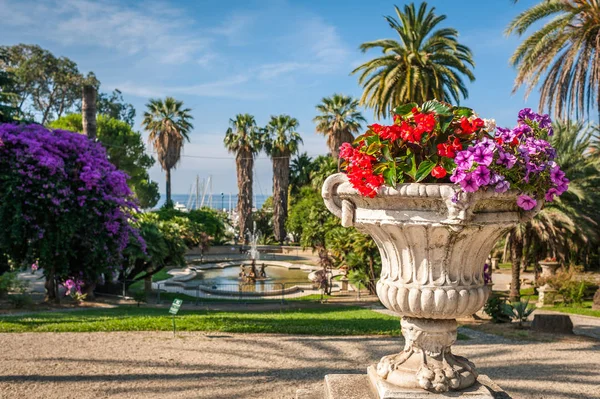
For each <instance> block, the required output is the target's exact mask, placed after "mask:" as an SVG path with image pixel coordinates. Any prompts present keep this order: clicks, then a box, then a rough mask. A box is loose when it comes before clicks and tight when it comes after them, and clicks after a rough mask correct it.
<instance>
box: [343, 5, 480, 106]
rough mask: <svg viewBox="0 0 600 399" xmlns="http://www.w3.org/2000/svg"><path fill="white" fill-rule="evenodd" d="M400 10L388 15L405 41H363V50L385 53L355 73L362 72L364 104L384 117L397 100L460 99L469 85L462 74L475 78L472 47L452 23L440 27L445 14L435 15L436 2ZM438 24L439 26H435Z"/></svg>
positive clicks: (389, 22) (361, 46)
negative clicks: (461, 42) (461, 38)
mask: <svg viewBox="0 0 600 399" xmlns="http://www.w3.org/2000/svg"><path fill="white" fill-rule="evenodd" d="M394 8H395V10H396V15H397V17H398V18H397V19H396V18H394V17H392V16H387V17H385V19H386V21H387V22H388V24H389V25H390V27H391V28H392V29H394V30H395V31H396V33H397V34H398V36H399V37H400V41H396V40H393V39H380V40H375V41H373V42H366V43H363V44H361V45H360V49H361V50H362V51H363V52H366V51H367V50H370V49H372V48H380V49H381V52H382V53H383V54H382V56H381V57H377V58H374V59H372V60H371V61H368V62H365V63H364V64H362V65H361V66H359V67H358V68H356V69H355V70H354V71H352V73H358V72H360V77H359V80H358V82H359V83H360V84H361V85H362V86H363V90H364V91H363V95H362V97H361V99H360V103H361V105H366V106H367V107H369V108H373V109H374V111H375V116H376V117H377V118H382V117H383V118H385V117H386V116H387V115H388V113H389V112H390V110H391V109H393V107H394V106H397V105H400V104H404V103H408V102H416V103H419V104H421V103H423V102H425V101H427V100H433V99H437V100H440V101H447V102H452V100H454V102H456V103H458V102H460V98H461V97H464V98H467V96H468V91H467V88H466V86H465V82H464V80H463V77H466V78H468V79H469V80H470V81H471V82H472V81H474V80H475V77H474V76H473V72H472V71H471V68H472V67H474V66H475V63H474V61H473V55H472V54H471V50H470V49H469V48H468V47H466V46H464V45H462V44H460V43H459V42H458V40H457V37H458V32H457V31H456V30H455V29H452V28H440V29H437V28H436V27H437V25H438V24H439V23H440V22H442V21H443V20H445V19H446V16H445V15H436V14H435V13H434V11H435V7H431V8H430V9H428V8H427V3H421V6H420V7H419V10H418V11H417V10H416V9H415V5H414V3H411V4H408V5H405V6H404V11H400V9H399V8H398V7H394ZM434 29H436V30H434Z"/></svg>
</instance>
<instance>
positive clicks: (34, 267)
mask: <svg viewBox="0 0 600 399" xmlns="http://www.w3.org/2000/svg"><path fill="white" fill-rule="evenodd" d="M39 268H40V266H39V264H38V261H37V260H36V261H35V262H34V263H33V264H32V265H31V272H32V273H33V272H35V271H37V270H38V269H39Z"/></svg>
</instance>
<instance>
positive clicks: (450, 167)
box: [442, 157, 456, 173]
mask: <svg viewBox="0 0 600 399" xmlns="http://www.w3.org/2000/svg"><path fill="white" fill-rule="evenodd" d="M442 166H443V167H444V169H446V172H448V173H452V172H453V171H454V169H455V168H456V163H454V160H453V159H451V158H446V157H442Z"/></svg>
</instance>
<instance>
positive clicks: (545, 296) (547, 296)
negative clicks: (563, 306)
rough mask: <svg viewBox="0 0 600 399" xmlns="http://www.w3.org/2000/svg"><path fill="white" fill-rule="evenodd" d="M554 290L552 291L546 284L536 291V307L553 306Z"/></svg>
mask: <svg viewBox="0 0 600 399" xmlns="http://www.w3.org/2000/svg"><path fill="white" fill-rule="evenodd" d="M555 297H556V290H554V289H552V288H551V287H550V286H549V285H548V284H545V285H543V286H542V287H540V288H539V289H538V301H537V303H536V304H535V306H536V307H538V308H541V307H543V306H546V305H554V299H555Z"/></svg>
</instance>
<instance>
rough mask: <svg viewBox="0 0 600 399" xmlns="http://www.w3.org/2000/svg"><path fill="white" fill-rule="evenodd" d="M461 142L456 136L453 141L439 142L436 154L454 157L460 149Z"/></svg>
mask: <svg viewBox="0 0 600 399" xmlns="http://www.w3.org/2000/svg"><path fill="white" fill-rule="evenodd" d="M462 148H463V147H462V144H461V143H460V140H459V139H458V138H454V141H452V142H450V141H448V142H446V143H441V144H438V145H437V149H438V155H439V156H442V157H448V158H454V157H455V156H456V153H457V152H458V151H460V150H462Z"/></svg>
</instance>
